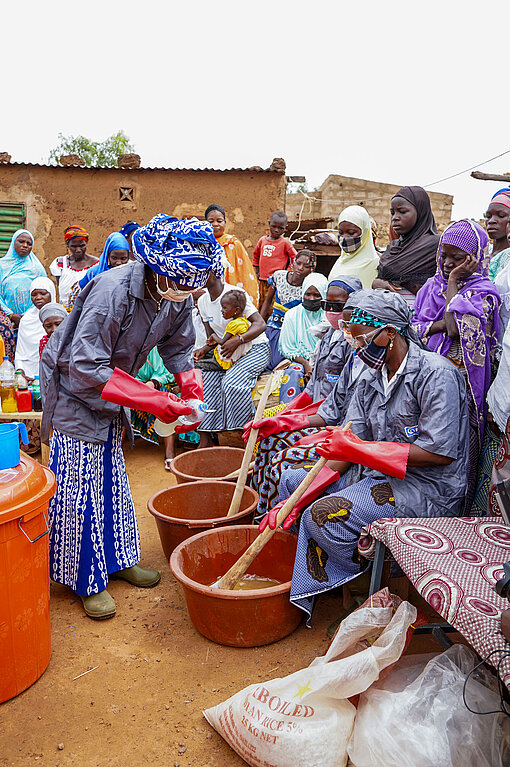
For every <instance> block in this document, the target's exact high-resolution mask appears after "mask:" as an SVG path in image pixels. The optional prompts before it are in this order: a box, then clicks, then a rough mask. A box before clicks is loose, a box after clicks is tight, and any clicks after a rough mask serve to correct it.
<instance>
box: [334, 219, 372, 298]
mask: <svg viewBox="0 0 510 767" xmlns="http://www.w3.org/2000/svg"><path fill="white" fill-rule="evenodd" d="M338 244H339V245H340V248H341V249H342V253H341V255H340V256H339V257H338V258H337V260H336V263H335V265H334V266H333V268H332V270H331V272H330V273H329V281H330V282H331V280H336V279H338V278H339V277H340V276H341V275H349V276H351V277H357V278H358V279H360V280H361V282H362V284H363V287H364V288H371V287H372V282H373V281H374V280H375V278H376V276H377V267H378V266H379V255H378V253H377V251H376V249H375V246H374V242H373V239H372V227H371V224H370V216H369V215H368V212H367V211H366V210H365V208H362V207H361V205H349V207H348V208H345V209H344V210H343V211H342V212H341V213H340V215H339V216H338Z"/></svg>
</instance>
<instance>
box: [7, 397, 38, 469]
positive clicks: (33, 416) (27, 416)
mask: <svg viewBox="0 0 510 767" xmlns="http://www.w3.org/2000/svg"><path fill="white" fill-rule="evenodd" d="M41 418H42V410H27V411H26V412H25V413H18V412H16V413H4V412H2V411H1V410H0V421H10V422H12V421H40V420H41ZM49 457H50V448H49V445H45V444H43V443H42V442H41V463H42V464H43V466H47V465H48V459H49Z"/></svg>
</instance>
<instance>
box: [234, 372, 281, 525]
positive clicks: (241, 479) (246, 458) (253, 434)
mask: <svg viewBox="0 0 510 767" xmlns="http://www.w3.org/2000/svg"><path fill="white" fill-rule="evenodd" d="M272 388H273V374H272V373H271V375H270V376H269V378H268V379H267V381H266V385H265V386H264V390H263V392H262V395H261V397H260V399H259V404H258V405H257V410H256V412H255V417H254V418H253V420H254V421H259V420H260V419H261V418H262V417H263V415H264V410H265V408H266V404H267V400H268V399H269V395H270V394H271V389H272ZM258 435H259V430H258V429H251V431H250V436H249V437H248V442H247V443H246V447H245V449H244V455H243V462H242V464H241V468H240V469H239V476H238V477H237V482H236V488H235V490H234V495H233V496H232V500H231V502H230V507H229V510H228V512H227V517H231V516H232V515H233V514H237V512H238V511H239V508H240V506H241V499H242V497H243V493H244V486H245V484H246V477H247V476H248V470H249V467H250V461H251V459H252V456H253V450H254V448H255V443H256V441H257V437H258Z"/></svg>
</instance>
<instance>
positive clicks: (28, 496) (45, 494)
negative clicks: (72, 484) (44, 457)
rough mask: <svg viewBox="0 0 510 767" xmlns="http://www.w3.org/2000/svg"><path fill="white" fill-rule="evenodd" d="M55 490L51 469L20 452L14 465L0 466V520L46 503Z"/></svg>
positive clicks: (15, 516) (9, 518) (24, 512)
mask: <svg viewBox="0 0 510 767" xmlns="http://www.w3.org/2000/svg"><path fill="white" fill-rule="evenodd" d="M54 492H55V475H54V474H53V472H52V471H50V469H47V468H45V467H44V466H41V465H40V464H39V463H37V461H34V460H33V459H32V458H30V457H29V456H28V455H22V456H21V460H20V463H19V464H18V465H17V466H15V467H14V468H13V469H2V470H0V524H3V523H4V522H9V521H10V520H11V519H16V518H18V517H22V516H23V515H24V514H28V513H29V512H30V511H33V510H34V509H36V508H38V507H39V506H41V505H42V504H44V503H47V502H48V501H49V499H50V498H51V497H52V495H53V493H54Z"/></svg>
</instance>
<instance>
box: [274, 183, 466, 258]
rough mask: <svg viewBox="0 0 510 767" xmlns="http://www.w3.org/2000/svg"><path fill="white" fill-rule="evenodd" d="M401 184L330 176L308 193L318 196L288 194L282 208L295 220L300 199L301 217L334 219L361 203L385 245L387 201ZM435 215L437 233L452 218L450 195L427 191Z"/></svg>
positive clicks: (388, 209)
mask: <svg viewBox="0 0 510 767" xmlns="http://www.w3.org/2000/svg"><path fill="white" fill-rule="evenodd" d="M400 188H401V185H400V186H398V185H396V184H383V183H379V182H377V181H368V180H366V179H362V178H350V177H348V176H338V175H330V176H328V177H327V179H326V180H325V181H324V182H323V183H322V184H321V186H320V187H319V189H318V190H316V191H315V192H309V194H310V196H312V197H315V198H318V199H317V201H309V200H306V201H305V198H304V197H303V195H302V194H299V193H298V194H288V195H287V197H286V204H285V210H286V211H287V215H288V217H289V220H292V219H296V218H297V217H298V215H299V212H300V210H301V207H302V205H303V202H305V205H304V207H303V213H302V217H303V218H324V217H326V216H332V217H333V218H334V219H335V221H337V219H338V216H339V214H340V212H341V211H342V210H343V209H344V208H346V207H347V206H348V205H363V207H365V208H366V209H367V211H368V212H369V214H370V215H371V216H372V218H374V219H375V221H376V222H377V244H378V245H380V246H384V245H387V244H388V241H389V226H390V201H391V198H392V197H393V195H394V194H395V193H396V192H398V190H399V189H400ZM428 194H429V197H430V201H431V204H432V210H433V212H434V217H435V219H436V223H437V226H438V229H439V231H440V232H442V231H443V230H444V229H445V227H446V226H447V225H448V224H449V223H450V221H451V220H452V219H451V217H452V206H453V197H452V196H451V195H449V194H439V193H438V192H429V193H428Z"/></svg>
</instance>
